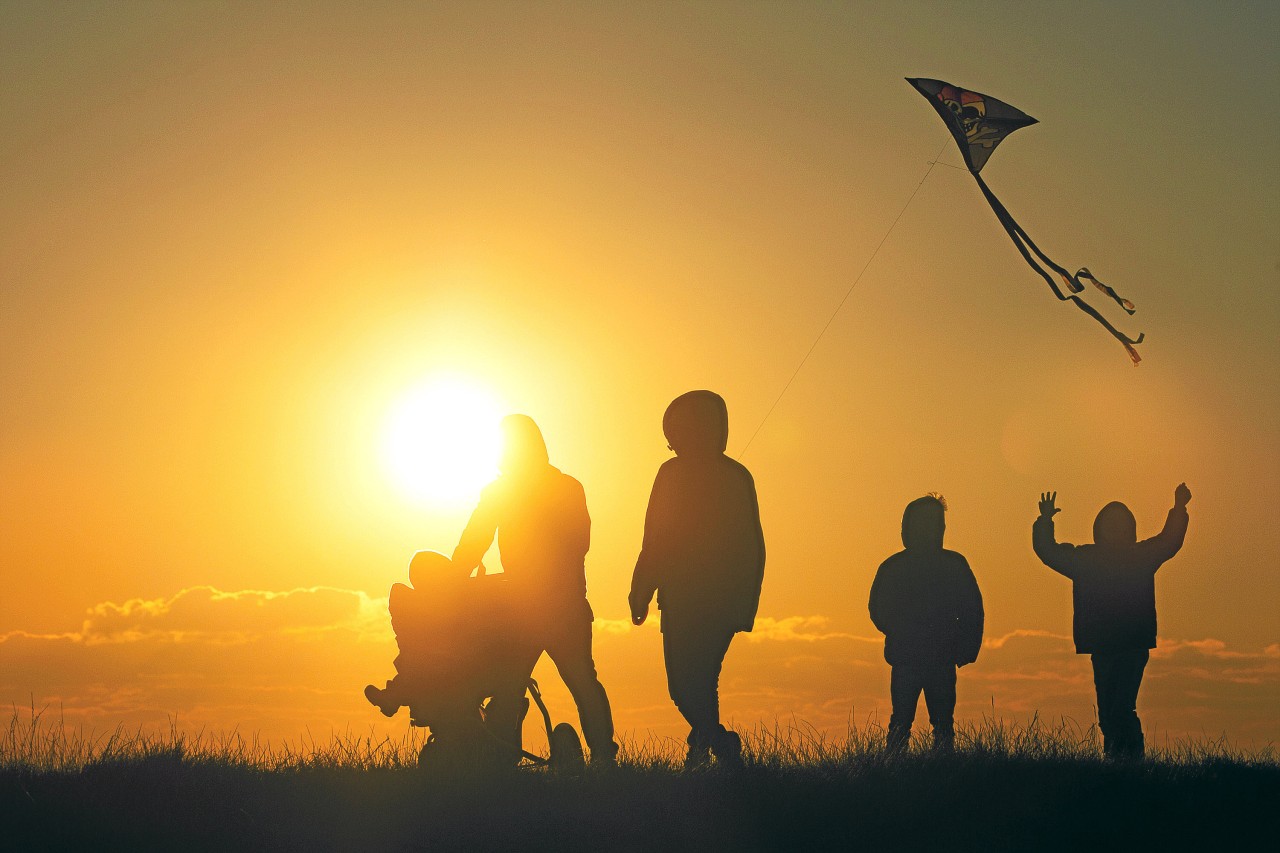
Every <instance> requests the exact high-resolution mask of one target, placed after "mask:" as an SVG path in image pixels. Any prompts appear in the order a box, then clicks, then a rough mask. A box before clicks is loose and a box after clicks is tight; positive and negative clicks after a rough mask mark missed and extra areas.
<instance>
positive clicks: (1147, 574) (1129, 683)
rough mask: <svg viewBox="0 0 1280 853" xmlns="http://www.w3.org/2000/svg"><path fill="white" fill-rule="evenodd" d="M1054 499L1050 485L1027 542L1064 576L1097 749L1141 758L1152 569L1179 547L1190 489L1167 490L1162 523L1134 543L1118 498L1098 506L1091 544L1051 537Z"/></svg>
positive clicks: (1134, 528)
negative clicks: (1094, 708)
mask: <svg viewBox="0 0 1280 853" xmlns="http://www.w3.org/2000/svg"><path fill="white" fill-rule="evenodd" d="M1057 499H1058V493H1057V492H1045V493H1044V494H1042V495H1041V496H1040V517H1039V518H1037V519H1036V521H1035V524H1034V525H1033V526H1032V529H1031V543H1032V546H1033V547H1034V548H1035V552H1036V556H1037V557H1039V558H1040V560H1041V562H1043V563H1044V564H1045V565H1046V566H1048V567H1049V568H1051V569H1053V570H1054V571H1055V572H1057V573H1059V574H1061V575H1064V576H1066V577H1068V578H1070V579H1071V597H1072V602H1073V604H1074V609H1075V615H1074V616H1073V618H1072V634H1073V636H1074V639H1075V644H1076V654H1081V655H1090V656H1091V659H1092V663H1093V684H1094V689H1096V690H1097V692H1098V728H1100V729H1102V749H1103V752H1104V753H1105V754H1106V755H1107V757H1109V758H1141V757H1142V755H1143V753H1144V752H1145V742H1144V738H1143V735H1142V723H1141V721H1140V720H1139V719H1138V710H1137V703H1138V688H1139V687H1141V686H1142V674H1143V672H1144V671H1145V670H1146V666H1147V661H1148V660H1149V659H1150V657H1151V649H1154V648H1155V647H1156V571H1157V570H1158V569H1159V568H1160V566H1162V565H1163V564H1164V563H1165V562H1166V561H1167V560H1169V559H1170V558H1171V557H1173V555H1174V554H1176V553H1178V550H1179V549H1180V548H1181V547H1182V541H1183V539H1184V538H1185V537H1186V535H1187V522H1188V516H1187V504H1188V503H1189V502H1190V501H1191V490H1190V489H1188V488H1187V484H1186V483H1182V484H1180V485H1179V486H1178V487H1177V488H1176V489H1174V492H1173V508H1172V509H1170V510H1169V515H1168V517H1167V518H1166V519H1165V523H1164V529H1163V530H1161V531H1160V532H1159V533H1158V534H1156V535H1155V536H1153V537H1152V538H1150V539H1145V540H1143V541H1141V542H1139V541H1138V524H1137V521H1136V520H1135V519H1134V517H1133V513H1132V512H1130V511H1129V508H1128V507H1127V506H1125V505H1124V504H1122V503H1120V502H1119V501H1112V502H1111V503H1109V504H1107V505H1106V506H1104V507H1103V508H1102V511H1101V512H1099V513H1098V517H1097V518H1096V519H1095V520H1094V522H1093V544H1092V545H1079V546H1076V545H1070V544H1067V543H1065V542H1057V541H1056V540H1055V538H1054V530H1053V517H1054V515H1056V514H1057V513H1058V512H1059V511H1060V510H1059V509H1058V507H1056V506H1054V502H1055V501H1056V500H1057Z"/></svg>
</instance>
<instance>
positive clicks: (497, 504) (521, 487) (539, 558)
mask: <svg viewBox="0 0 1280 853" xmlns="http://www.w3.org/2000/svg"><path fill="white" fill-rule="evenodd" d="M502 434H503V450H502V459H501V461H500V462H499V465H498V469H499V471H500V474H501V476H499V477H498V479H497V480H495V481H493V482H492V483H490V484H489V485H488V486H486V487H485V489H484V491H483V492H482V493H481V495H480V503H479V505H478V506H477V507H476V509H475V512H473V513H472V515H471V520H470V521H468V522H467V527H466V529H465V530H464V531H463V533H462V538H461V539H460V540H459V542H458V547H457V548H456V549H455V550H454V552H453V563H454V567H455V569H457V570H459V571H465V572H470V571H471V570H472V569H473V568H475V567H476V566H477V565H478V564H479V562H480V559H481V558H482V557H483V556H484V554H485V552H486V551H488V550H489V546H490V545H491V544H492V543H493V539H494V535H495V534H496V535H497V538H498V552H499V555H500V557H501V559H502V566H503V569H504V571H505V573H506V578H507V583H508V585H509V587H510V591H511V593H512V596H513V598H514V600H515V601H517V602H518V603H519V604H518V606H519V607H521V608H522V609H523V611H524V613H523V617H522V619H521V621H522V628H523V630H524V631H526V632H527V636H528V638H529V639H530V641H531V642H532V644H533V645H534V646H536V648H537V653H536V655H541V654H542V652H543V651H545V652H546V653H547V655H548V656H550V658H551V660H552V662H554V663H555V665H556V669H557V670H558V671H559V672H560V677H561V678H563V679H564V683H565V685H566V686H567V687H568V688H569V692H570V693H571V694H572V695H573V699H574V702H575V703H577V706H578V715H579V717H580V719H581V721H582V733H583V735H584V736H585V738H586V741H587V746H588V747H589V748H590V750H591V759H592V761H593V762H594V761H600V762H604V763H612V762H614V761H615V760H616V756H617V752H618V746H617V744H616V743H614V740H613V713H612V711H611V710H610V708H609V697H608V695H607V694H606V693H605V690H604V686H603V685H602V684H601V683H600V679H599V678H598V676H597V675H596V666H595V661H594V660H592V657H591V623H592V622H593V621H595V616H594V614H593V613H592V612H591V605H590V604H588V603H587V579H586V569H585V562H586V555H587V550H588V548H589V547H590V545H591V518H590V516H589V515H588V514H587V501H586V497H585V495H584V493H583V490H582V484H581V483H579V482H578V481H577V480H575V479H574V478H573V477H570V476H568V475H567V474H564V473H561V471H560V470H559V469H558V468H555V467H553V466H552V465H551V464H550V463H549V462H548V458H547V445H546V443H545V441H544V440H543V438H542V432H541V431H540V430H539V429H538V425H537V424H535V423H534V422H533V419H532V418H529V417H528V416H526V415H509V416H507V417H505V418H503V420H502ZM536 655H535V660H536ZM530 668H532V667H530ZM523 704H524V698H523V692H521V694H520V695H518V696H515V695H512V696H494V697H493V701H492V702H491V703H490V706H489V714H490V715H491V716H507V717H509V718H510V719H511V720H512V721H514V720H517V719H518V718H519V716H520V715H521V713H522V709H523ZM512 724H513V725H514V724H515V723H512Z"/></svg>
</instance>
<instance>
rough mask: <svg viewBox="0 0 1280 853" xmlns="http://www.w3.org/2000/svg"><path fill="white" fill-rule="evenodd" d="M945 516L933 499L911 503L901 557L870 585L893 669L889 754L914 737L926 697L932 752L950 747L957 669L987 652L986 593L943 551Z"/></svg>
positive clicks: (874, 616) (874, 617)
mask: <svg viewBox="0 0 1280 853" xmlns="http://www.w3.org/2000/svg"><path fill="white" fill-rule="evenodd" d="M946 510H947V505H946V503H945V502H944V501H943V500H942V499H941V498H940V497H938V496H935V495H927V496H925V497H922V498H917V499H916V500H914V501H912V502H911V503H909V504H907V508H906V510H905V511H904V512H903V513H902V545H903V550H901V551H899V552H898V553H896V554H894V555H893V556H891V557H889V559H887V560H885V561H884V562H883V563H881V564H880V568H879V569H878V570H877V571H876V576H875V580H874V581H873V582H872V584H871V598H870V601H869V602H868V608H869V610H870V611H871V621H872V622H874V623H875V626H876V627H877V628H878V629H880V631H881V632H882V633H883V634H884V659H885V661H886V662H888V664H889V665H890V667H892V670H891V673H890V676H889V678H890V681H889V695H890V698H891V700H892V702H893V713H892V715H891V716H890V717H889V734H888V739H887V743H886V746H887V748H888V749H889V750H890V751H892V752H897V751H901V750H902V749H904V748H905V747H906V745H907V742H908V741H909V739H910V737H911V724H912V723H913V722H914V721H915V717H916V706H917V705H918V704H919V703H920V693H921V692H922V691H923V693H924V701H925V705H927V706H928V708H929V723H930V724H931V725H932V726H933V746H934V748H935V749H937V750H940V751H944V752H945V751H950V750H951V749H952V748H953V745H954V743H955V712H956V667H957V666H965V665H967V664H970V663H973V662H974V661H975V660H977V659H978V651H979V650H980V649H981V648H982V626H983V611H982V593H981V592H979V590H978V582H977V580H976V579H975V578H974V576H973V571H972V570H971V569H970V568H969V563H968V561H967V560H965V558H964V557H963V556H961V555H960V554H958V553H957V552H955V551H948V550H947V549H945V548H943V547H942V539H943V535H944V534H945V532H946V529H947V523H946Z"/></svg>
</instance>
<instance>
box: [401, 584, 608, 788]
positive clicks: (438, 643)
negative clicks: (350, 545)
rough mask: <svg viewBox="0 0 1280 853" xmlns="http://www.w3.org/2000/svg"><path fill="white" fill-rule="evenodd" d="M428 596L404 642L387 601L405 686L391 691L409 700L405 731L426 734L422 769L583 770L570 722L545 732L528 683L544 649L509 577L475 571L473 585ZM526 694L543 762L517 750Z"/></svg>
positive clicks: (533, 686)
mask: <svg viewBox="0 0 1280 853" xmlns="http://www.w3.org/2000/svg"><path fill="white" fill-rule="evenodd" d="M431 595H432V600H431V601H430V602H429V603H428V607H427V608H422V607H419V609H418V612H417V613H416V617H417V618H416V619H414V623H415V626H416V628H417V630H414V631H406V633H407V634H409V635H410V636H407V637H402V634H401V627H402V626H401V625H397V624H396V623H397V621H401V620H397V615H398V614H397V607H396V601H395V598H394V592H393V599H392V625H393V627H396V636H397V640H398V641H399V642H400V645H401V654H400V656H399V657H397V658H396V669H397V671H398V672H399V675H397V676H396V682H397V683H399V682H400V681H401V679H404V680H405V681H404V683H403V685H402V687H399V688H398V692H402V695H403V696H404V697H405V698H407V700H408V702H407V704H408V706H409V717H410V719H409V724H410V725H411V726H419V727H427V728H430V730H431V734H430V736H429V737H428V739H427V742H426V744H425V745H424V746H423V747H422V750H421V752H420V753H419V755H418V763H419V766H421V767H424V768H430V769H434V770H442V771H447V770H450V769H466V768H481V769H492V770H497V769H501V768H504V767H513V766H549V767H550V768H551V769H553V770H556V771H559V772H566V773H580V772H582V769H583V767H584V763H585V762H584V757H583V750H582V741H581V740H580V739H579V737H578V733H577V731H575V730H574V728H573V726H572V725H570V724H569V723H560V724H559V725H552V722H551V714H550V713H549V712H548V711H547V706H546V703H545V702H544V701H543V699H542V693H541V691H540V690H539V689H538V683H537V682H536V681H534V679H533V678H532V674H533V667H534V664H536V663H537V661H538V657H539V656H540V655H541V654H542V649H541V648H540V647H539V646H537V645H536V643H535V642H533V641H532V640H530V638H529V637H530V633H531V632H530V631H529V630H528V629H527V627H526V626H525V624H524V620H523V619H522V618H521V614H520V611H519V608H518V606H517V604H518V602H516V601H515V600H514V599H513V597H512V596H511V594H510V590H509V588H508V585H507V583H506V579H505V578H504V577H503V576H502V575H490V574H487V573H486V572H485V568H484V565H483V564H481V565H480V567H479V569H477V571H476V575H475V577H472V578H466V579H461V580H455V581H451V582H448V583H445V584H441V585H440V588H439V589H432V590H431ZM401 618H402V619H403V617H401ZM526 694H527V695H526ZM530 696H531V697H532V698H533V702H534V703H535V704H536V705H537V707H538V711H539V712H540V713H541V715H542V721H543V724H544V725H545V727H546V732H547V742H548V744H549V746H550V755H549V757H548V758H543V757H541V756H538V755H534V754H533V753H530V752H528V751H526V750H525V749H524V748H523V746H522V743H521V729H522V727H523V723H524V719H525V717H526V715H527V714H528V712H529V697H530Z"/></svg>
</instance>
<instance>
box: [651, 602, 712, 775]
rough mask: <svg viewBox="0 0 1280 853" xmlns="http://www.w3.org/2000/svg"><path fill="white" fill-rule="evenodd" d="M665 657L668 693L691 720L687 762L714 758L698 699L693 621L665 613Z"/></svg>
mask: <svg viewBox="0 0 1280 853" xmlns="http://www.w3.org/2000/svg"><path fill="white" fill-rule="evenodd" d="M662 660H663V663H664V664H665V666H666V670H667V693H668V695H670V696H671V701H672V702H674V703H675V704H676V710H677V711H679V712H680V716H682V717H684V719H685V722H686V723H688V724H689V737H688V738H687V739H686V740H687V743H688V744H689V754H688V755H687V756H686V758H685V765H686V766H691V765H697V764H703V763H705V762H706V761H709V760H710V758H711V752H710V744H709V742H708V740H707V732H706V729H705V726H706V720H705V719H704V715H703V714H702V713H701V704H700V703H699V702H698V700H697V692H698V688H697V685H698V676H697V671H698V662H697V651H696V642H695V638H694V633H693V631H692V626H691V625H686V624H684V623H681V622H680V621H678V620H676V619H672V618H671V617H670V616H669V615H668V614H666V613H663V614H662Z"/></svg>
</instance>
